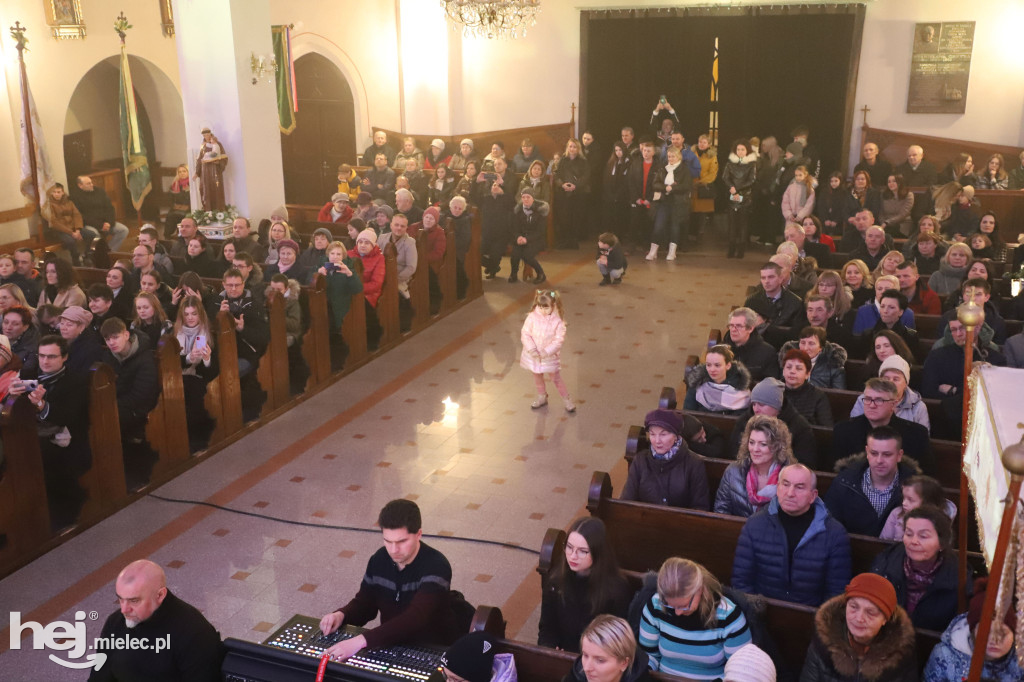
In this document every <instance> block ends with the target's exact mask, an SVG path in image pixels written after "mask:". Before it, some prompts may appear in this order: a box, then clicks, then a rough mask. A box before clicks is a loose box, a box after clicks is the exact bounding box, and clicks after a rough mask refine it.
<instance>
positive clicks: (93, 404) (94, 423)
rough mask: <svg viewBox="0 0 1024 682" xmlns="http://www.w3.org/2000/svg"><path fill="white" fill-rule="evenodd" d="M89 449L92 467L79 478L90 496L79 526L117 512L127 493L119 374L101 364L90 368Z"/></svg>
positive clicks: (97, 363) (80, 517)
mask: <svg viewBox="0 0 1024 682" xmlns="http://www.w3.org/2000/svg"><path fill="white" fill-rule="evenodd" d="M89 446H90V448H91V450H92V466H91V467H89V470H88V471H87V472H86V473H85V474H83V475H82V477H81V478H80V479H79V481H80V483H81V485H82V487H83V488H84V489H85V491H86V494H87V496H88V497H87V499H86V501H85V505H84V506H83V507H82V512H81V514H80V515H79V517H78V521H79V523H80V524H89V523H93V522H95V521H98V520H99V519H102V518H104V517H106V516H109V515H110V514H112V513H114V512H115V511H117V509H118V508H120V506H121V504H122V502H123V501H124V499H125V498H126V497H127V494H128V492H127V490H126V489H125V476H124V458H123V455H122V450H121V426H120V420H119V419H118V414H117V375H116V374H114V370H113V369H111V367H110V366H109V365H105V364H103V363H102V362H96V363H93V366H92V367H90V368H89Z"/></svg>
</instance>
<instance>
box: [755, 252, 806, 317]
mask: <svg viewBox="0 0 1024 682" xmlns="http://www.w3.org/2000/svg"><path fill="white" fill-rule="evenodd" d="M743 305H744V306H745V307H747V308H751V309H753V310H754V311H755V312H758V313H759V314H761V316H762V317H765V314H764V313H761V312H760V311H762V310H763V311H765V313H767V314H768V317H765V322H767V323H768V326H770V327H792V326H793V325H794V324H795V323H797V321H798V320H799V319H800V317H801V313H803V310H804V304H803V301H801V300H800V297H799V296H797V295H796V294H794V293H793V292H792V291H789V290H788V289H786V288H785V287H784V286H783V275H782V266H780V265H779V264H778V263H772V262H768V263H765V264H764V265H762V266H761V288H759V289H758V290H757V291H755V292H754V293H753V294H751V295H750V296H748V297H747V300H746V301H745V302H744V303H743Z"/></svg>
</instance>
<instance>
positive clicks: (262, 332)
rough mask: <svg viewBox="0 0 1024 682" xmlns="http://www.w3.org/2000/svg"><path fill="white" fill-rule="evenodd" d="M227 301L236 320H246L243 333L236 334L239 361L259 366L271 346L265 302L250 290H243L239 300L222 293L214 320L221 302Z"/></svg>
mask: <svg viewBox="0 0 1024 682" xmlns="http://www.w3.org/2000/svg"><path fill="white" fill-rule="evenodd" d="M223 300H227V302H228V312H230V313H231V316H232V317H234V318H235V319H236V320H237V319H238V318H239V317H242V318H243V319H244V320H245V323H244V326H243V327H242V330H241V331H236V332H235V338H236V339H237V340H238V343H237V346H238V359H239V360H247V361H249V363H250V364H252V365H253V367H256V366H258V365H259V362H260V358H261V357H263V353H264V351H266V350H267V345H269V344H270V325H269V324H268V323H267V314H266V308H265V307H264V306H263V301H261V300H260V299H259V298H257V297H256V296H254V295H253V293H252V291H251V290H249V289H245V290H243V293H242V295H241V296H240V297H239V298H234V299H232V298H228V297H227V293H226V292H223V291H222V292H221V293H220V295H219V296H218V297H217V299H216V305H217V307H216V308H215V309H214V314H213V316H212V317H213V318H216V316H217V313H216V311H217V310H219V306H220V302H221V301H223Z"/></svg>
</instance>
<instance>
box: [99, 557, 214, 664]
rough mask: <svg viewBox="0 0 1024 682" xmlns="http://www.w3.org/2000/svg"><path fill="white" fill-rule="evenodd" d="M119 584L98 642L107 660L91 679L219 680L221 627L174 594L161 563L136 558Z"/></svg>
mask: <svg viewBox="0 0 1024 682" xmlns="http://www.w3.org/2000/svg"><path fill="white" fill-rule="evenodd" d="M115 590H116V592H117V603H118V605H119V606H120V609H119V610H117V611H114V613H112V614H110V617H109V618H107V622H106V623H104V624H103V632H102V633H101V634H100V638H101V639H100V640H98V641H97V643H96V650H97V651H98V652H103V653H105V654H107V662H106V663H105V664H104V665H103V667H101V668H100V669H99V670H94V671H93V672H92V674H91V675H90V676H89V682H108V681H109V682H115V681H116V682H219V680H220V679H221V674H220V666H221V660H222V659H223V657H224V652H223V649H222V646H221V642H220V633H218V632H217V630H216V629H215V628H214V627H213V626H212V625H210V622H209V621H207V620H206V618H204V617H203V614H201V613H200V612H199V610H198V609H196V608H195V607H194V606H191V605H189V604H187V603H185V602H183V601H182V600H181V599H179V598H177V597H175V596H174V595H173V594H171V592H170V590H168V589H167V579H166V577H165V576H164V571H163V569H162V568H160V567H159V566H158V565H156V564H155V563H153V562H152V561H148V560H145V559H140V560H139V561H133V562H132V563H130V564H128V566H126V567H125V569H124V570H123V571H121V573H120V575H118V576H117V583H116V584H115ZM104 638H105V639H104Z"/></svg>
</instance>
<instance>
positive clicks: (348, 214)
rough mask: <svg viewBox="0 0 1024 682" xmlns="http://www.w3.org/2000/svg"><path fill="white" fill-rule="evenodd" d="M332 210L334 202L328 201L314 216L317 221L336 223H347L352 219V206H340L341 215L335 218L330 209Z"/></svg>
mask: <svg viewBox="0 0 1024 682" xmlns="http://www.w3.org/2000/svg"><path fill="white" fill-rule="evenodd" d="M333 210H334V202H331V201H328V202H327V203H326V204H324V205H323V207H322V208H321V209H320V212H319V213H318V214H317V216H316V221H317V222H318V223H335V224H338V225H348V221H350V220H352V207H351V206H347V205H346V206H342V207H341V215H339V216H338V217H337V218H335V217H334V215H333V214H332V211H333Z"/></svg>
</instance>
